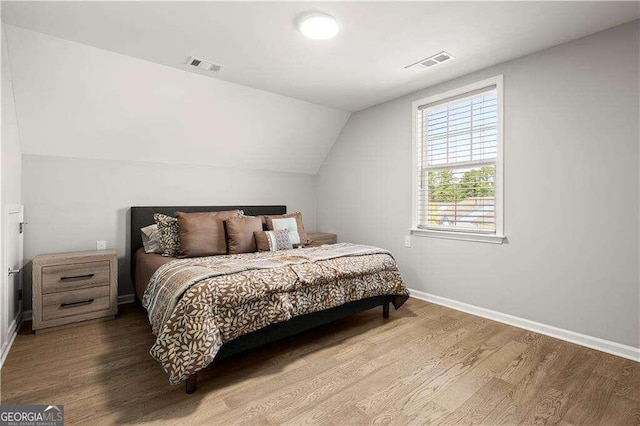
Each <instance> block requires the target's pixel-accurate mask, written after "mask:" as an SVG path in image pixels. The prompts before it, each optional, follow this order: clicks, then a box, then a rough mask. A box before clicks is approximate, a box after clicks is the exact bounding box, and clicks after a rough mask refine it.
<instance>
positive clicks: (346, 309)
mask: <svg viewBox="0 0 640 426" xmlns="http://www.w3.org/2000/svg"><path fill="white" fill-rule="evenodd" d="M235 209H241V210H244V212H245V214H247V215H251V216H255V215H272V214H285V213H286V212H287V207H286V206H158V207H154V206H150V207H131V210H130V219H131V222H130V223H131V228H130V239H129V241H130V245H129V256H130V259H131V277H132V279H133V277H134V271H135V264H134V262H135V253H136V251H137V250H138V249H139V248H141V247H142V237H141V236H140V228H143V227H145V226H147V225H150V224H152V223H154V219H153V215H154V214H155V213H164V214H167V215H174V213H175V212H177V211H181V212H186V213H192V212H214V211H223V210H235ZM394 298H395V296H392V295H385V296H376V297H369V298H366V299H362V300H357V301H355V302H349V303H345V304H344V305H341V306H336V307H335V308H332V309H327V310H324V311H319V312H313V313H310V314H306V315H301V316H298V317H294V318H292V319H290V320H289V321H284V322H280V323H276V324H272V325H270V326H267V327H265V328H262V329H260V330H257V331H254V332H252V333H248V334H245V335H243V336H240V337H237V338H235V339H233V340H231V341H229V342H227V343H225V344H224V345H222V347H221V348H220V351H219V352H218V354H217V356H216V361H219V360H222V359H224V358H229V357H231V356H233V355H235V354H238V353H241V352H245V351H248V350H251V349H255V348H257V347H259V346H263V345H266V344H267V343H271V342H274V341H276V340H280V339H284V338H285V337H289V336H292V335H295V334H298V333H301V332H303V331H306V330H310V329H312V328H315V327H318V326H320V325H324V324H328V323H330V322H333V321H336V320H339V319H342V318H346V317H348V316H351V315H353V314H357V313H359V312H363V311H366V310H369V309H372V308H375V307H377V306H382V316H383V318H389V303H391V302H392V301H393V300H394ZM136 303H138V304H139V301H138V300H137V295H136ZM196 382H197V373H194V374H192V375H191V376H189V377H188V378H187V380H185V385H186V386H185V391H186V393H189V394H190V393H193V392H195V390H196Z"/></svg>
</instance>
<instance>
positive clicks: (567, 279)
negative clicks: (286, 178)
mask: <svg viewBox="0 0 640 426" xmlns="http://www.w3.org/2000/svg"><path fill="white" fill-rule="evenodd" d="M639 35H640V34H639V25H638V21H635V22H633V23H630V24H626V25H623V26H620V27H616V28H613V29H611V30H607V31H604V32H602V33H598V34H595V35H592V36H589V37H585V38H582V39H579V40H576V41H573V42H570V43H567V44H564V45H561V46H557V47H554V48H551V49H548V50H545V51H542V52H539V53H536V54H533V55H530V56H527V57H524V58H521V59H517V60H514V61H510V62H507V63H504V64H501V65H498V66H495V67H492V68H490V69H486V70H483V71H480V72H476V73H473V74H470V75H468V76H465V77H462V78H459V79H455V80H453V81H450V82H447V83H444V84H440V85H438V86H435V87H432V88H429V89H427V90H423V91H419V92H415V93H413V94H411V95H408V96H405V97H402V98H399V99H397V100H394V101H390V102H387V103H384V104H381V105H378V106H375V107H372V108H369V109H367V110H363V111H361V112H358V113H355V114H352V116H351V118H350V119H349V121H348V123H347V124H346V126H345V128H344V129H343V131H342V133H341V135H340V136H339V138H338V140H337V141H336V143H335V144H334V146H333V148H332V149H331V152H330V154H329V155H328V157H327V159H326V160H325V162H324V164H323V166H322V168H321V171H320V174H319V178H318V192H319V195H318V227H319V228H320V229H323V230H326V231H333V232H337V233H338V235H339V238H340V240H342V241H355V242H362V243H369V244H374V245H379V246H382V247H386V248H388V249H390V250H391V251H392V252H393V253H394V255H395V257H396V259H397V260H398V263H399V265H400V268H401V272H402V274H403V276H404V278H405V279H406V281H407V284H408V285H409V286H410V287H412V288H414V289H417V290H420V291H423V292H427V293H431V294H434V295H438V296H442V297H446V298H450V299H454V300H457V301H461V302H466V303H470V304H473V305H477V306H480V307H484V308H489V309H492V310H496V311H500V312H503V313H507V314H512V315H515V316H518V317H523V318H526V319H529V320H533V321H538V322H542V323H546V324H549V325H553V326H556V327H561V328H565V329H568V330H572V331H575V332H579V333H583V334H587V335H590V336H595V337H600V338H604V339H607V340H611V341H614V342H618V343H621V344H625V345H631V346H634V347H639V346H640V284H639V278H640V277H639V271H638V267H639V259H640V253H639V231H640V229H639V217H640V211H639V194H640V186H639V163H638V159H639V145H640V143H639V134H640V128H639V115H640V106H639V83H638V76H639V75H640V69H639V62H640V58H639V51H640V44H639ZM443 66H446V65H443ZM497 74H504V108H505V116H504V118H505V232H506V234H507V237H508V243H507V244H504V245H492V244H483V243H474V242H466V241H452V240H443V239H434V238H426V237H413V238H412V240H413V247H412V248H405V247H404V246H403V243H404V236H405V235H407V234H408V229H409V227H410V225H411V102H412V101H414V100H418V99H421V98H424V97H426V96H430V95H433V94H436V93H440V92H443V91H446V90H450V89H452V88H456V87H460V86H463V85H465V84H469V83H472V82H475V81H479V80H482V79H485V78H488V77H491V76H495V75H497ZM427 76H428V74H427V73H425V78H428V77H427Z"/></svg>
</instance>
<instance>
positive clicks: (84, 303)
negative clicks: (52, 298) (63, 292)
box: [60, 299, 94, 309]
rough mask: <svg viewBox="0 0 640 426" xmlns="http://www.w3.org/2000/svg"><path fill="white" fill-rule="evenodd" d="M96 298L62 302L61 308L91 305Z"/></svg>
mask: <svg viewBox="0 0 640 426" xmlns="http://www.w3.org/2000/svg"><path fill="white" fill-rule="evenodd" d="M93 300H94V299H89V300H82V301H80V302H72V303H61V304H60V308H61V309H68V308H75V307H78V306H84V305H90V304H92V303H93Z"/></svg>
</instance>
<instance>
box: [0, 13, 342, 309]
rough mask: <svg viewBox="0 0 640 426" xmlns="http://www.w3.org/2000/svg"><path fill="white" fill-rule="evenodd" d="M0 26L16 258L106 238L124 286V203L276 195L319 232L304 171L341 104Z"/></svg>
mask: <svg viewBox="0 0 640 426" xmlns="http://www.w3.org/2000/svg"><path fill="white" fill-rule="evenodd" d="M6 28H7V39H8V46H9V55H10V59H11V64H12V67H13V74H14V75H13V81H14V86H15V87H14V88H15V94H16V95H15V96H16V99H15V102H16V109H17V113H18V117H19V125H20V136H21V141H22V147H23V154H24V156H23V171H22V176H23V185H22V190H23V196H24V205H25V218H26V221H27V222H29V225H28V229H27V233H26V235H25V260H26V261H30V260H31V259H32V258H33V257H34V256H35V255H37V254H40V253H50V252H64V251H73V250H94V249H95V247H96V240H106V241H107V246H108V247H110V248H115V249H117V250H118V254H119V257H120V272H121V273H120V285H119V287H120V291H119V293H120V295H125V294H131V293H132V292H133V289H132V287H131V282H130V278H129V270H128V262H129V259H128V254H127V253H126V252H125V243H126V240H127V238H128V235H129V234H128V230H127V229H126V224H125V218H126V211H127V209H128V208H129V207H130V206H134V205H221V204H234V205H237V204H286V205H287V207H288V209H289V210H290V211H294V210H300V211H302V212H303V214H304V219H305V224H306V225H307V227H308V228H309V229H310V230H314V229H315V214H316V189H315V177H314V174H315V173H316V171H317V170H318V168H319V166H320V164H321V163H322V161H323V159H324V157H325V155H326V153H327V152H328V151H329V149H330V146H331V144H332V143H333V142H334V141H335V138H336V136H337V135H338V133H339V132H340V130H341V129H342V127H343V125H344V123H345V122H346V120H347V119H348V116H349V114H348V113H347V112H344V111H340V110H335V109H330V108H325V107H322V106H318V105H313V104H310V103H307V102H303V101H299V100H296V99H291V98H287V97H284V96H280V95H275V94H272V93H268V92H264V91H260V90H256V89H251V88H248V87H244V86H240V85H237V84H233V83H228V82H224V81H221V80H216V79H212V78H209V77H205V76H202V75H199V74H194V73H189V72H186V71H182V70H178V69H174V68H169V67H165V66H162V65H158V64H154V63H150V62H146V61H143V60H139V59H135V58H131V57H127V56H124V55H120V54H116V53H112V52H108V51H105V50H101V49H97V48H94V47H90V46H86V45H82V44H79V43H74V42H69V41H66V40H61V39H57V38H54V37H50V36H47V35H43V34H39V33H35V32H33V31H29V30H24V29H21V28H17V27H12V26H8V25H7V26H6ZM3 75H4V72H3ZM3 170H4V164H3ZM26 272H27V277H26V278H27V279H26V280H25V309H30V300H31V295H30V279H29V278H30V276H29V268H27V271H26Z"/></svg>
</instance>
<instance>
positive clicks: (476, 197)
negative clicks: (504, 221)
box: [416, 86, 498, 234]
mask: <svg viewBox="0 0 640 426" xmlns="http://www.w3.org/2000/svg"><path fill="white" fill-rule="evenodd" d="M416 133H417V134H416V141H417V146H416V154H417V155H416V160H417V167H416V171H417V173H418V176H416V178H417V180H416V182H417V188H416V190H417V194H416V201H417V202H416V208H417V212H416V215H417V221H416V222H417V223H416V226H417V227H418V228H421V229H435V230H448V231H466V232H474V233H493V234H495V233H496V206H495V205H496V197H495V186H496V166H497V164H496V162H497V160H498V156H497V152H498V99H497V90H496V86H490V87H486V88H483V89H480V90H475V91H473V92H468V93H465V94H463V95H460V96H456V97H453V98H449V99H445V100H443V101H440V102H435V103H431V104H425V105H420V106H418V107H417V108H416Z"/></svg>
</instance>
